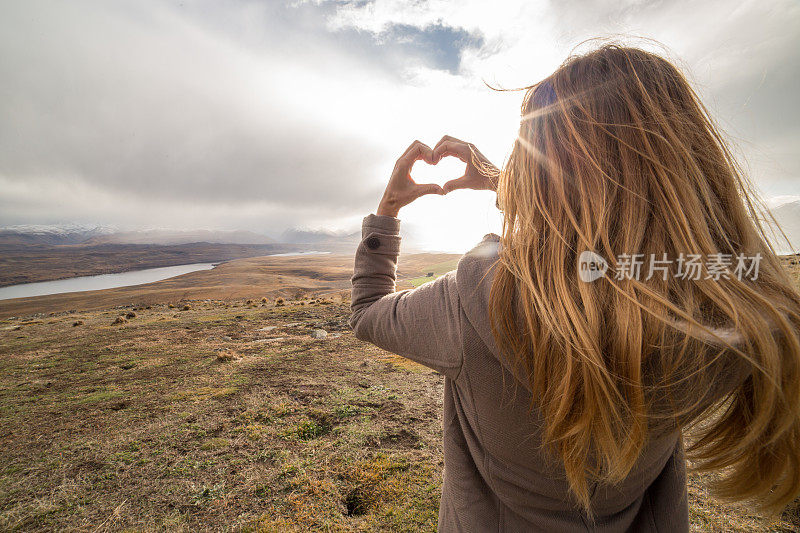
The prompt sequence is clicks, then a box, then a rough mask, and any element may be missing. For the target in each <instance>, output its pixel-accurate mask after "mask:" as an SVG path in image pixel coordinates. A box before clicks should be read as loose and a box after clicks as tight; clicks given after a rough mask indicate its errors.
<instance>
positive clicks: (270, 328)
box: [256, 326, 278, 331]
mask: <svg viewBox="0 0 800 533" xmlns="http://www.w3.org/2000/svg"><path fill="white" fill-rule="evenodd" d="M277 328H278V326H267V327H265V328H260V329H257V330H256V331H272V330H274V329H277Z"/></svg>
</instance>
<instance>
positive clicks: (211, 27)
mask: <svg viewBox="0 0 800 533" xmlns="http://www.w3.org/2000/svg"><path fill="white" fill-rule="evenodd" d="M799 29H800V2H797V1H796V0H758V1H744V2H732V1H729V0H726V1H721V0H719V1H718V0H709V1H703V2H696V1H688V0H674V1H669V0H652V1H648V0H594V1H593V0H588V1H580V2H578V1H567V0H561V1H552V2H549V1H541V0H514V1H508V2H485V1H474V0H464V1H444V0H432V1H429V2H424V1H420V0H357V1H346V0H293V1H287V2H277V1H264V0H262V1H247V0H231V1H227V2H217V1H211V0H182V1H160V0H135V1H126V0H113V1H109V0H98V1H91V0H71V1H70V2H63V1H52V2H51V1H40V0H19V1H14V0H0V117H1V118H0V225H2V226H7V225H15V224H62V223H78V224H90V225H91V224H100V225H113V226H116V227H119V228H120V229H125V230H130V229H150V228H165V229H224V230H232V229H242V230H249V231H254V232H257V233H265V234H270V235H279V234H280V233H281V232H282V231H283V230H284V229H286V228H289V227H303V228H312V229H318V228H326V229H331V230H342V231H354V230H357V229H358V227H359V226H360V221H361V218H362V217H363V216H364V215H366V214H368V213H370V212H373V211H374V210H375V208H376V207H377V204H378V201H379V200H380V196H381V193H382V191H383V188H384V187H385V184H386V182H387V180H388V177H389V174H390V172H391V170H392V167H393V166H394V162H395V160H396V158H397V157H398V156H400V155H401V154H402V152H403V151H404V150H405V148H406V147H407V146H408V145H409V144H410V143H411V141H413V140H415V139H419V140H421V141H423V142H426V143H428V144H430V145H433V144H434V143H436V142H437V141H438V140H439V138H440V137H441V136H442V135H444V134H448V135H452V136H455V137H458V138H461V139H464V140H467V141H470V142H473V143H474V144H475V145H477V146H478V148H479V149H480V150H481V151H482V152H483V153H484V154H485V155H487V156H488V157H489V158H490V159H491V160H492V161H494V162H495V164H497V165H500V164H502V163H503V161H504V159H505V158H506V157H507V155H508V153H509V152H510V149H511V146H512V144H513V141H514V138H515V136H516V133H517V129H518V126H519V106H520V102H521V99H522V93H520V92H514V91H509V92H498V91H494V90H492V89H490V88H489V87H487V84H489V85H491V86H494V87H504V88H515V87H522V86H526V85H530V84H533V83H535V82H537V81H538V80H540V79H542V78H544V77H545V76H547V75H548V74H549V73H550V72H552V71H553V70H554V69H555V68H557V67H558V65H559V64H560V63H561V62H562V61H563V60H564V59H565V58H566V57H567V56H568V54H569V53H570V52H571V51H572V50H574V49H575V47H576V45H579V44H580V43H581V42H582V41H584V40H586V39H588V38H592V37H616V38H618V39H623V40H624V42H628V43H632V44H637V45H640V46H643V47H645V48H648V49H652V50H654V51H657V52H659V53H662V54H663V55H666V56H667V57H669V58H670V59H672V60H674V61H676V62H677V64H678V65H679V66H680V67H681V68H682V69H683V70H684V71H685V72H686V73H687V75H688V77H689V79H690V80H691V81H692V83H693V85H694V86H695V88H696V89H697V90H698V91H699V93H700V94H701V96H702V98H703V100H704V102H705V103H706V105H707V106H708V107H709V108H710V110H711V112H712V114H713V116H714V118H715V119H716V120H717V121H718V122H719V124H720V125H721V127H722V128H723V130H724V131H725V132H726V134H727V135H728V137H729V138H730V139H731V142H732V143H733V146H734V151H735V152H736V153H737V155H739V157H740V158H741V159H742V161H743V162H744V163H745V166H746V168H747V169H748V171H749V173H750V176H751V179H752V180H753V182H754V183H755V184H756V186H757V187H758V188H759V190H760V191H761V193H762V195H763V197H764V198H765V200H767V202H768V203H770V204H771V205H777V204H780V203H781V202H785V201H787V200H794V199H800V181H799V180H800V107H799V106H798V105H797V94H798V88H799V87H800V31H798V30H799ZM642 37H643V38H647V39H654V40H656V41H658V42H659V43H660V44H655V43H653V42H651V41H644V40H642V39H640V38H642ZM587 47H588V48H590V47H591V44H589V45H586V44H584V45H582V47H581V46H579V47H578V48H577V50H578V51H580V50H581V49H587ZM462 170H463V165H459V164H458V163H457V162H454V161H446V162H442V163H441V164H440V165H437V166H436V167H433V168H426V165H425V164H424V163H418V164H417V165H416V166H415V167H414V169H413V171H412V176H414V177H415V179H417V180H418V181H421V182H422V181H429V180H430V181H435V182H438V183H444V182H445V181H447V180H448V179H452V178H454V177H458V176H459V175H460V174H461V172H462ZM400 218H401V219H402V220H403V227H404V231H405V232H406V234H407V235H408V236H409V238H411V239H413V240H414V241H415V242H416V243H417V244H418V245H419V246H421V247H423V248H426V249H430V250H443V251H456V252H463V251H465V250H467V249H468V248H470V247H471V246H472V245H474V244H475V243H476V242H478V241H479V240H480V238H481V237H482V236H483V235H484V234H486V233H489V232H498V231H499V229H500V216H499V213H498V212H497V210H496V209H495V207H494V198H493V195H492V193H489V192H476V191H456V192H453V193H451V194H449V195H447V196H445V197H426V198H422V199H420V200H418V201H417V202H415V203H414V204H412V205H410V206H408V207H406V208H404V209H403V210H402V211H401V212H400Z"/></svg>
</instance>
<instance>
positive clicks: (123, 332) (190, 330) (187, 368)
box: [0, 254, 800, 532]
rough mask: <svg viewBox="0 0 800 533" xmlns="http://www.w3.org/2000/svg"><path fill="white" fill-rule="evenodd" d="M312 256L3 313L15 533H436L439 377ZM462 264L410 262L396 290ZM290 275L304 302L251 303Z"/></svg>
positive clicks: (777, 524) (713, 519) (694, 501)
mask: <svg viewBox="0 0 800 533" xmlns="http://www.w3.org/2000/svg"><path fill="white" fill-rule="evenodd" d="M301 259H302V260H301ZM309 259H311V258H256V259H243V260H239V261H233V262H231V263H230V264H229V267H228V268H227V269H223V270H219V271H217V272H216V273H215V274H214V275H215V276H216V277H214V278H209V279H207V280H206V282H205V285H204V284H203V283H201V280H199V279H198V278H192V277H191V276H194V275H195V274H202V273H193V274H189V275H187V276H184V277H182V278H184V279H181V278H176V279H175V280H166V281H162V282H157V283H153V284H150V285H149V286H144V288H143V289H142V290H141V291H140V292H141V294H140V296H137V293H136V292H135V291H133V292H126V291H124V290H122V289H110V290H108V291H97V292H95V293H77V294H76V295H75V296H74V298H75V299H71V298H70V299H67V300H62V299H60V298H58V297H56V296H51V297H42V298H38V299H30V300H32V301H31V302H24V301H18V302H13V305H14V306H15V307H13V309H15V311H16V316H15V317H9V315H8V314H7V311H8V309H5V310H4V313H3V316H5V317H6V318H0V413H2V415H1V416H2V420H3V424H2V426H0V447H2V449H3V461H2V463H0V530H12V529H15V530H24V531H53V530H77V531H121V530H126V531H170V532H172V531H178V532H180V531H217V530H234V531H267V532H286V531H288V532H291V531H297V532H300V531H309V530H327V531H364V532H367V531H369V532H372V531H381V530H382V531H434V530H435V526H436V519H437V508H438V504H439V492H440V490H441V482H442V479H441V471H442V466H443V459H442V448H441V430H442V420H441V409H442V393H443V390H442V387H443V381H442V378H441V376H439V375H438V374H436V373H435V372H432V371H430V370H429V369H427V368H425V367H422V366H419V365H416V364H414V363H412V362H409V361H408V360H405V359H403V358H400V357H398V356H396V355H393V354H390V353H387V352H385V351H383V350H380V349H378V348H376V347H374V346H372V345H369V344H367V343H364V342H361V341H358V340H357V339H355V338H354V337H353V334H352V332H351V331H350V329H349V327H348V325H347V320H348V317H349V301H348V297H347V295H348V293H347V291H346V290H344V289H335V290H330V289H329V288H328V286H329V285H331V286H333V285H337V284H342V285H345V284H346V283H347V282H346V279H345V278H346V276H347V274H348V269H351V268H352V264H351V263H349V261H351V259H350V258H346V257H339V258H331V257H328V258H326V259H327V265H326V266H325V268H322V265H323V263H316V264H315V263H313V262H312V263H309V262H307V261H308V260H309ZM315 259H321V258H315ZM448 261H449V262H450V263H448ZM454 261H455V258H454V257H452V256H450V257H448V256H437V255H433V254H420V255H417V256H406V257H405V258H404V261H403V265H405V266H404V269H403V270H402V272H401V277H402V278H403V280H404V281H402V283H401V286H410V285H411V284H418V283H419V282H420V281H421V278H428V276H427V275H426V274H427V273H428V272H434V276H435V275H438V274H439V273H440V271H442V270H444V269H446V268H448V264H449V265H451V266H452V265H453V264H454ZM792 261H794V263H792ZM786 265H787V267H788V268H789V269H791V270H792V275H793V276H794V278H795V279H796V280H797V281H798V283H800V265H798V264H797V259H796V258H787V259H786ZM223 266H224V265H223ZM215 270H216V269H215ZM206 272H208V273H212V272H214V271H206ZM278 276H287V277H291V278H292V279H295V280H297V282H298V283H299V284H301V285H302V286H303V287H304V289H303V290H302V291H296V292H295V293H294V294H292V292H293V291H292V290H289V289H288V288H286V287H283V288H281V287H279V286H275V287H274V291H276V292H272V293H269V294H270V296H269V297H263V296H256V295H258V294H260V295H264V294H268V293H267V292H265V291H267V289H268V287H267V286H265V285H263V283H264V280H270V279H272V280H273V281H275V282H277V278H278ZM237 279H239V280H240V281H241V283H240V284H239V285H237V284H236V280H237ZM314 283H319V284H320V285H319V286H318V287H317V288H316V289H315V288H314V286H313V284H314ZM195 284H196V285H197V286H196V287H195V288H194V289H192V288H191V287H192V285H195ZM226 286H227V287H228V288H227V289H225V287H226ZM236 287H238V288H236ZM323 287H324V292H325V293H326V294H327V296H324V297H319V296H318V295H317V293H318V292H319V291H320V290H322V288H323ZM225 290H228V291H229V296H226V297H222V296H220V295H223V294H225V292H224V291H225ZM120 291H121V292H120ZM237 291H245V292H246V291H252V292H250V293H248V294H251V295H253V297H252V298H250V299H249V300H245V299H244V297H242V296H236V297H234V296H232V295H237V294H240V293H239V292H237ZM258 291H261V292H260V293H259V292H258ZM241 294H243V293H241ZM212 295H216V296H213V297H212ZM64 296H66V295H64ZM126 299H127V300H129V301H131V300H132V301H136V302H139V303H137V304H135V305H124V304H121V303H120V302H123V301H126ZM148 302H151V303H148ZM64 305H73V306H75V307H74V309H83V310H82V311H56V309H58V308H59V307H63V306H64ZM89 309H90V310H89ZM22 310H27V311H26V313H27V314H24V313H22V312H20V311H22ZM31 313H35V314H31ZM319 330H324V333H322V332H320V331H319ZM315 337H321V338H315ZM689 498H690V501H689V503H690V519H691V523H692V530H693V531H697V532H718V531H726V532H727V531H732V532H765V531H775V532H778V531H796V530H797V529H798V528H799V527H800V516H798V513H797V511H796V510H795V511H792V512H789V513H787V514H785V515H784V516H783V517H781V518H780V519H779V520H775V521H769V520H766V519H763V518H759V517H757V516H754V515H753V514H752V513H751V512H750V511H749V509H748V508H747V507H743V506H739V507H733V508H732V507H726V506H723V505H720V504H719V503H717V502H715V501H714V500H712V499H711V498H710V497H709V496H708V493H707V491H706V489H705V488H704V483H703V478H702V477H699V476H697V475H692V476H690V478H689Z"/></svg>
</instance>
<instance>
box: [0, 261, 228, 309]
mask: <svg viewBox="0 0 800 533" xmlns="http://www.w3.org/2000/svg"><path fill="white" fill-rule="evenodd" d="M215 264H216V263H194V264H191V265H176V266H168V267H161V268H146V269H144V270H132V271H130V272H120V273H118V274H99V275H97V276H80V277H77V278H67V279H57V280H54V281H40V282H36V283H21V284H19V285H9V286H8V287H0V300H8V299H9V298H27V297H29V296H44V295H46V294H61V293H64V292H80V291H97V290H100V289H113V288H116V287H128V286H131V285H142V284H143V283H152V282H154V281H161V280H162V279H168V278H173V277H175V276H180V275H181V274H188V273H189V272H196V271H198V270H210V269H212V268H214V265H215Z"/></svg>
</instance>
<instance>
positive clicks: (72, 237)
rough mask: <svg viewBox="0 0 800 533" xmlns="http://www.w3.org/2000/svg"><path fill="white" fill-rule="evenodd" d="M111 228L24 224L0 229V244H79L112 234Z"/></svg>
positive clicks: (113, 229) (112, 229) (113, 230)
mask: <svg viewBox="0 0 800 533" xmlns="http://www.w3.org/2000/svg"><path fill="white" fill-rule="evenodd" d="M115 231H117V230H116V228H114V227H113V226H96V225H84V224H62V225H46V224H24V225H17V226H6V227H4V228H0V244H14V245H18V244H50V245H56V244H80V243H83V242H85V241H87V240H89V239H93V238H98V237H102V236H105V235H109V234H111V233H114V232H115Z"/></svg>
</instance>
